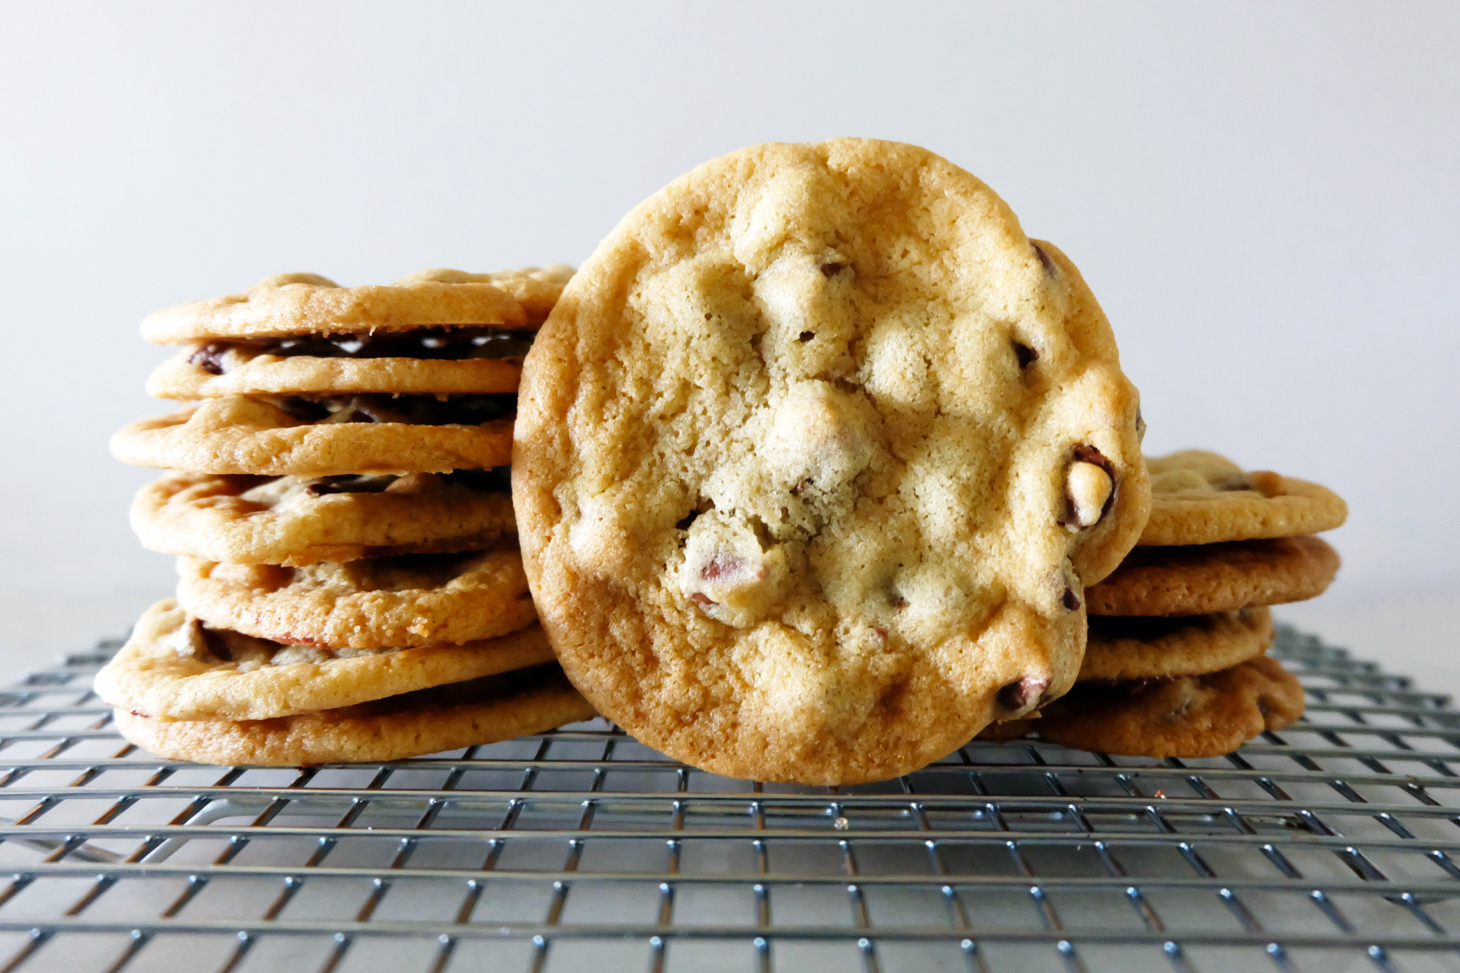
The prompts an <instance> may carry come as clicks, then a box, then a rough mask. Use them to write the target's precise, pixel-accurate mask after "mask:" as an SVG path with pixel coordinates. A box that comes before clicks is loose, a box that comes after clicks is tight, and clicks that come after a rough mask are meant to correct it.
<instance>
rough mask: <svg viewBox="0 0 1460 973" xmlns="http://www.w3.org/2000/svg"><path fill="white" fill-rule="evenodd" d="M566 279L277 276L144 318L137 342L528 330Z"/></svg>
mask: <svg viewBox="0 0 1460 973" xmlns="http://www.w3.org/2000/svg"><path fill="white" fill-rule="evenodd" d="M572 275H573V271H572V268H570V267H548V268H546V269H538V268H536V267H528V268H526V269H524V270H508V271H501V272H498V273H492V274H472V273H467V272H465V271H460V270H422V271H419V272H417V273H414V274H411V275H410V276H409V277H404V278H402V279H401V280H398V281H396V282H395V283H394V284H388V285H369V286H365V287H341V286H340V285H339V284H336V283H335V282H334V281H332V280H330V279H329V278H327V277H321V276H320V275H318V274H278V275H275V276H273V277H267V278H265V279H264V280H261V281H259V282H258V283H257V284H255V285H254V286H253V287H251V288H249V289H248V290H247V291H244V292H243V293H241V294H229V295H227V296H226V297H217V298H213V299H211V300H206V301H196V302H194V303H191V304H179V305H177V306H176V307H170V308H166V309H164V310H161V311H157V312H155V313H153V314H150V315H148V316H147V318H146V319H145V320H144V321H143V322H142V337H143V338H146V339H147V340H148V341H150V342H152V343H153V344H159V345H177V344H183V343H187V342H207V341H216V340H227V339H230V338H241V339H245V340H254V339H259V338H283V337H287V336H291V335H341V336H342V335H359V336H365V335H374V334H376V333H377V332H387V333H388V332H399V331H411V330H415V329H418V328H456V327H471V326H478V325H497V326H501V327H509V328H526V327H533V326H535V325H537V324H539V323H541V322H542V321H543V320H544V319H546V317H547V314H548V312H549V311H551V310H552V306H553V304H554V303H556V301H557V298H558V295H559V294H561V293H562V289H563V285H564V284H565V283H566V282H567V281H568V279H569V278H571V277H572ZM407 357H411V356H407Z"/></svg>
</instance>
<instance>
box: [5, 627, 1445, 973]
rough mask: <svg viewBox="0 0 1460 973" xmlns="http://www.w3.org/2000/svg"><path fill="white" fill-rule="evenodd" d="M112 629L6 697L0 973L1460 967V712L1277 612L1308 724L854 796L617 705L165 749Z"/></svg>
mask: <svg viewBox="0 0 1460 973" xmlns="http://www.w3.org/2000/svg"><path fill="white" fill-rule="evenodd" d="M115 648H116V644H115V643H112V642H106V643H102V644H100V645H98V646H97V648H96V649H95V650H94V651H93V652H90V653H87V654H83V655H75V656H72V657H70V658H68V659H66V660H65V662H64V664H63V665H60V666H58V667H56V668H53V669H47V670H44V671H41V672H37V673H35V674H33V675H31V676H29V677H27V678H26V679H24V680H22V681H21V683H20V684H19V685H16V686H14V687H12V688H11V689H9V690H6V691H4V692H3V694H0V802H3V803H4V807H3V808H0V815H3V816H4V817H3V823H0V963H3V966H0V970H5V971H8V970H15V969H25V970H75V971H90V970H98V971H100V970H106V971H117V970H123V969H125V970H131V971H136V970H180V971H187V973H193V971H205V970H225V971H234V970H254V971H268V973H283V971H293V970H321V971H336V970H338V971H344V970H390V971H401V973H404V971H410V970H422V971H441V970H448V969H449V970H481V969H488V970H499V969H501V970H524V971H541V970H551V971H556V970H582V969H592V970H593V971H595V973H611V971H617V970H620V969H622V970H635V971H641V970H649V971H667V970H686V971H688V970H694V971H700V970H704V971H720V970H736V971H757V970H759V971H768V970H790V971H798V973H800V971H807V973H811V971H818V970H858V969H864V970H868V971H880V970H887V971H892V970H915V971H928V970H971V971H976V973H981V971H1005V970H1030V971H1041V970H1073V971H1081V970H1090V971H1096V970H1115V971H1119V973H1134V971H1140V970H1148V969H1150V970H1176V971H1188V970H1204V971H1209V973H1210V971H1227V970H1249V969H1252V970H1274V969H1276V970H1279V971H1285V970H1319V971H1322V973H1339V971H1342V970H1348V969H1378V970H1433V969H1460V938H1457V935H1456V932H1455V931H1454V930H1456V929H1457V928H1460V902H1457V896H1460V863H1457V861H1456V856H1457V855H1460V807H1457V804H1460V777H1457V775H1456V767H1457V766H1460V723H1457V719H1460V714H1457V713H1456V712H1455V711H1452V710H1451V709H1449V708H1448V706H1447V700H1446V699H1445V698H1444V697H1441V696H1436V695H1433V694H1430V693H1424V692H1420V691H1418V690H1416V689H1415V688H1414V687H1413V686H1412V685H1411V684H1410V682H1409V680H1407V679H1403V678H1399V677H1396V676H1390V675H1386V674H1384V673H1383V672H1382V671H1380V669H1379V667H1378V666H1376V665H1374V664H1372V663H1368V662H1361V661H1356V660H1354V659H1351V658H1350V657H1349V656H1348V654H1347V653H1346V652H1344V651H1342V650H1339V649H1333V648H1329V647H1327V646H1325V645H1323V644H1321V643H1320V642H1319V641H1318V640H1316V639H1314V638H1312V637H1310V636H1303V635H1299V634H1298V633H1296V632H1294V631H1292V630H1291V629H1280V631H1279V635H1278V639H1277V644H1276V645H1275V647H1274V649H1273V654H1274V655H1275V656H1276V657H1278V658H1280V659H1282V660H1283V661H1284V663H1286V664H1287V665H1289V666H1290V667H1292V668H1293V669H1295V670H1296V671H1297V672H1298V673H1299V675H1300V677H1301V678H1302V680H1303V683H1304V685H1305V686H1306V687H1307V690H1308V700H1309V702H1308V714H1307V717H1306V718H1305V719H1304V720H1303V721H1302V722H1300V723H1298V724H1295V725H1293V726H1291V727H1289V728H1287V729H1286V730H1283V731H1282V732H1281V733H1269V734H1266V735H1265V736H1264V737H1262V738H1261V739H1259V740H1255V741H1253V742H1252V743H1250V744H1248V745H1247V746H1245V747H1243V748H1242V750H1241V751H1239V752H1238V753H1235V754H1232V755H1230V756H1228V757H1225V758H1221V759H1213V760H1189V761H1187V760H1166V761H1153V760H1142V759H1133V758H1125V757H1115V758H1111V757H1106V756H1102V755H1099V754H1086V753H1081V752H1078V751H1071V750H1065V749H1063V748H1061V747H1056V746H1052V745H1048V744H1043V743H1029V742H1018V743H1012V744H982V743H972V744H969V745H968V746H966V747H964V748H963V749H961V750H959V751H958V752H957V753H955V754H952V755H951V756H949V757H948V758H946V759H945V760H943V761H940V762H939V763H936V764H934V765H932V766H930V767H927V768H925V769H923V770H920V771H918V772H917V773H914V774H910V775H908V776H907V777H903V778H901V779H899V780H895V781H889V782H886V783H882V784H876V785H868V786H857V787H843V788H808V787H788V786H777V785H764V786H762V785H758V784H752V783H748V782H743V781H734V780H729V779H726V778H723V777H717V776H714V775H712V774H708V773H704V772H702V771H698V770H694V769H691V768H687V767H684V766H682V765H680V764H677V763H675V762H673V761H670V760H668V759H667V758H665V757H663V756H662V755H660V754H658V753H655V752H654V751H651V750H649V749H647V748H645V747H643V746H641V745H640V744H638V743H636V742H634V741H633V740H632V739H631V738H629V737H627V736H625V735H624V734H623V733H622V732H620V731H619V730H618V729H617V728H616V727H613V726H610V725H608V724H606V723H604V722H602V721H594V722H590V723H585V724H580V725H578V726H574V727H569V728H566V729H564V730H560V731H557V732H554V733H546V734H542V735H540V736H534V737H528V738H523V739H520V740H515V741H512V742H509V743H500V744H493V745H491V746H482V747H474V748H471V749H469V750H466V751H464V752H458V753H453V754H447V755H442V756H435V757H429V758H422V759H417V760H406V761H401V762H399V763H393V764H386V765H363V766H362V765H339V766H321V767H312V768H307V769H297V770H296V769H290V770H279V769H250V768H246V767H234V768H220V767H203V766H197V765H193V764H185V763H174V762H171V761H167V760H162V759H159V758H157V757H153V756H150V755H149V754H147V753H145V752H142V751H138V750H136V749H134V748H132V747H130V746H128V745H126V744H125V743H124V742H123V741H122V740H121V739H120V738H119V737H118V736H117V735H116V734H115V732H114V731H113V730H112V729H111V727H110V725H109V719H110V714H109V712H108V710H107V709H106V708H105V707H104V706H103V705H101V703H100V702H99V701H98V700H97V698H96V697H95V696H93V695H92V694H91V693H90V691H89V687H90V685H91V675H92V673H94V672H95V671H96V669H97V668H98V667H99V666H100V665H101V664H102V663H103V662H105V660H106V659H107V657H108V656H109V655H110V654H111V652H112V651H114V650H115ZM6 876H8V880H6V878H5V877H6Z"/></svg>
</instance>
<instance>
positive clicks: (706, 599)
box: [689, 591, 718, 605]
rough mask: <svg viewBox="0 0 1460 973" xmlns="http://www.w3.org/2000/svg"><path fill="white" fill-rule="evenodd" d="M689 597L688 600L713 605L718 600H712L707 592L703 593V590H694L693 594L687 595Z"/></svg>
mask: <svg viewBox="0 0 1460 973" xmlns="http://www.w3.org/2000/svg"><path fill="white" fill-rule="evenodd" d="M689 599H690V601H693V602H697V603H699V604H701V605H714V604H718V602H716V601H713V600H712V599H711V598H710V596H709V595H707V594H705V593H704V592H703V591H696V592H694V593H693V594H691V595H690V596H689Z"/></svg>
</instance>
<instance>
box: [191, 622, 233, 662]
mask: <svg viewBox="0 0 1460 973" xmlns="http://www.w3.org/2000/svg"><path fill="white" fill-rule="evenodd" d="M193 624H194V625H196V626H197V627H198V634H199V635H201V636H202V637H203V644H204V645H206V646H207V647H208V654H209V655H211V656H212V657H213V658H215V659H217V660H218V661H219V662H232V661H233V651H232V650H231V649H229V648H228V643H227V641H225V640H224V638H223V636H222V635H220V634H218V633H217V632H215V631H213V630H212V629H211V628H207V627H206V626H204V625H203V623H202V622H201V621H199V620H198V619H196V618H195V619H193Z"/></svg>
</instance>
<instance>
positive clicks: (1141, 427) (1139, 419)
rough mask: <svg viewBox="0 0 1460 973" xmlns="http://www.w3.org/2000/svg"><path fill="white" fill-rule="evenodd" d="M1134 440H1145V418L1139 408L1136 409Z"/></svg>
mask: <svg viewBox="0 0 1460 973" xmlns="http://www.w3.org/2000/svg"><path fill="white" fill-rule="evenodd" d="M1136 438H1137V439H1140V440H1144V439H1145V438H1146V420H1145V417H1144V416H1142V415H1141V409H1140V406H1137V407H1136Z"/></svg>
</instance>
